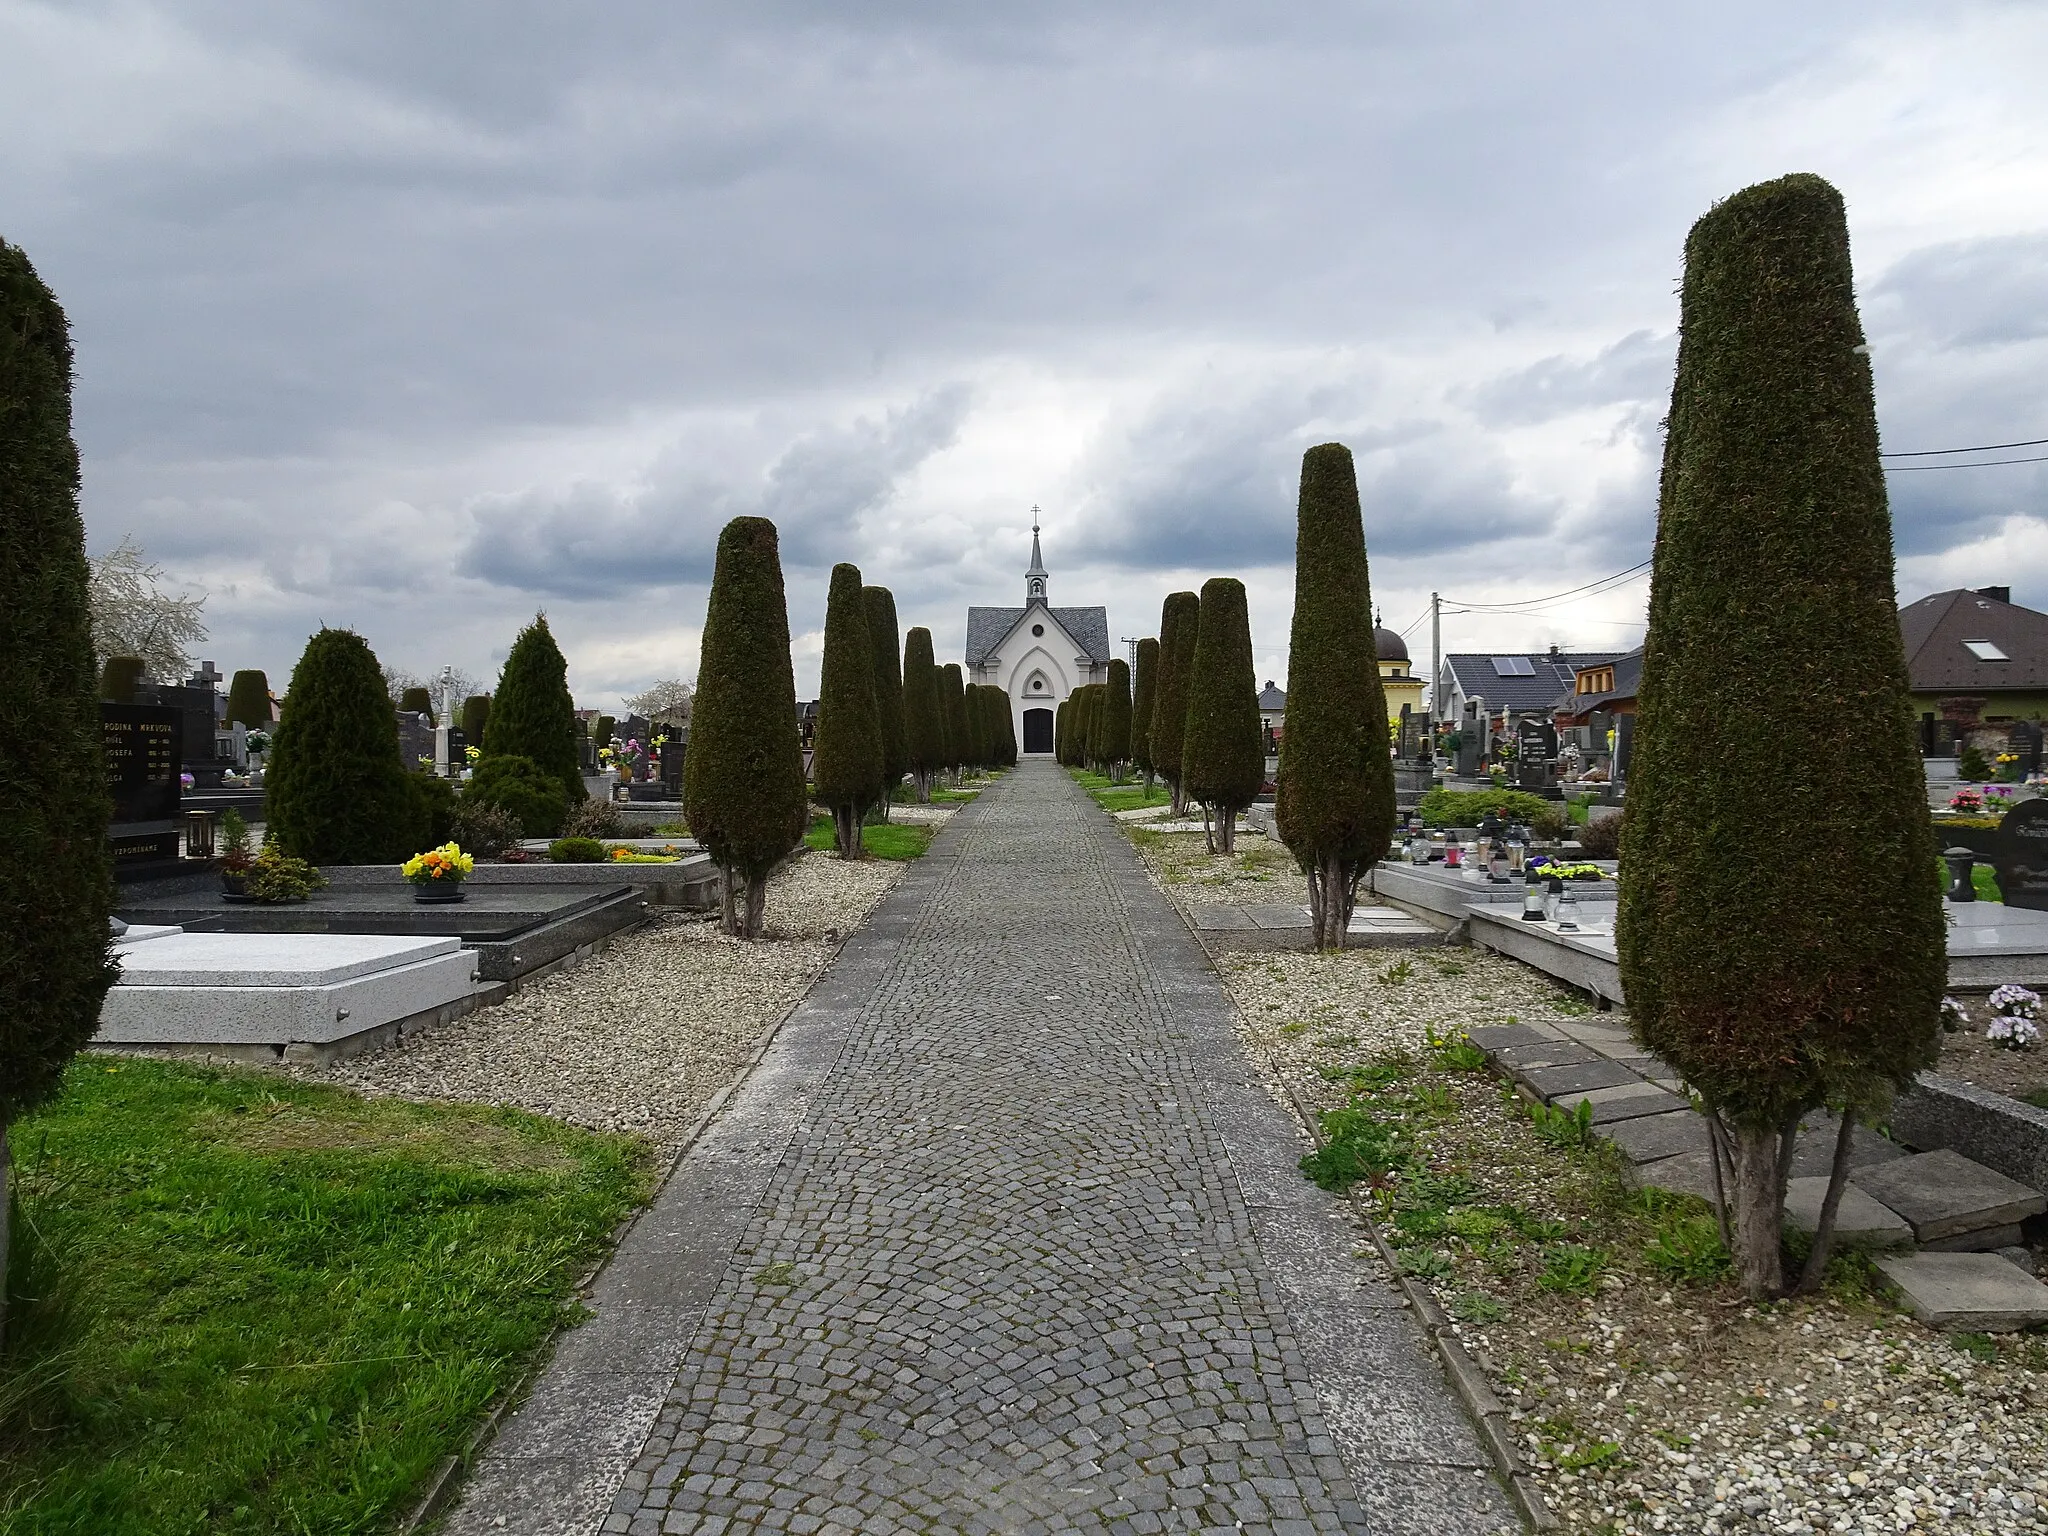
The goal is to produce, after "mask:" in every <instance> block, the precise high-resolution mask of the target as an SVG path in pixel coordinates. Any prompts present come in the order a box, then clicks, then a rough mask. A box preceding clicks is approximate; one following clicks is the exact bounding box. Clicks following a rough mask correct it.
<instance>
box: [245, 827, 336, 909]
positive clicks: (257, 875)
mask: <svg viewBox="0 0 2048 1536" xmlns="http://www.w3.org/2000/svg"><path fill="white" fill-rule="evenodd" d="M326 884H327V877H326V876H325V875H323V874H321V873H320V871H319V870H317V869H315V868H314V867H313V866H312V865H311V864H309V863H307V862H306V861H305V860H304V859H295V858H293V857H292V856H291V855H290V854H288V853H286V852H285V851H284V850H283V849H282V848H280V847H278V845H277V844H276V843H275V842H273V841H271V840H269V839H265V841H264V844H263V848H262V851H261V852H259V853H258V854H257V855H256V861H255V862H254V863H253V864H251V865H250V866H249V873H248V876H247V877H246V879H245V881H244V883H243V887H242V888H243V889H244V890H245V891H247V892H248V893H249V894H250V895H251V896H254V897H255V898H256V899H257V900H258V901H261V902H268V903H283V902H291V901H304V900H305V899H306V898H307V897H308V896H311V895H312V894H313V893H314V892H315V891H317V890H319V889H320V888H321V887H322V886H324V885H326Z"/></svg>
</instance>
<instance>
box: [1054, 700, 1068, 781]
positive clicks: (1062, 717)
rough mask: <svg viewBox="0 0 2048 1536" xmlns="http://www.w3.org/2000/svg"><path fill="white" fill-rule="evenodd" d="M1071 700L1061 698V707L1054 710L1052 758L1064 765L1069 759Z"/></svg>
mask: <svg viewBox="0 0 2048 1536" xmlns="http://www.w3.org/2000/svg"><path fill="white" fill-rule="evenodd" d="M1069 702H1070V701H1069V700H1066V699H1061V700H1060V702H1059V707H1058V708H1057V709H1055V710H1054V711H1053V712H1052V760H1053V761H1054V762H1056V763H1058V764H1060V765H1061V766H1062V767H1064V766H1065V765H1066V761H1067V750H1068V749H1067V719H1068V710H1067V705H1068V703H1069Z"/></svg>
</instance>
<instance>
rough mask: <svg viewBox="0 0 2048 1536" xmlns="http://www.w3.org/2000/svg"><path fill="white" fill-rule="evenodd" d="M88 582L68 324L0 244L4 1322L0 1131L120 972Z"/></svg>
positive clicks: (82, 1038)
mask: <svg viewBox="0 0 2048 1536" xmlns="http://www.w3.org/2000/svg"><path fill="white" fill-rule="evenodd" d="M86 590H87V575H86V561H85V524H84V522H83V520H82V519H81V518H80V517H79V512H78V450H77V448H76V446H75V445H74V444H73V442H72V438H71V338H70V330H69V325H68V323H67V321H66V320H65V318H64V311H63V310H62V309H61V308H60V307H59V306H58V304H57V300H56V299H55V297H54V296H52V294H51V293H50V291H49V289H47V288H45V287H44V286H43V284H42V280H41V279H40V278H38V277H37V276H36V273H35V269H34V268H33V267H32V266H30V265H29V260H28V257H27V256H26V255H25V254H23V252H22V251H21V250H20V248H19V247H16V246H11V245H8V244H7V243H6V242H5V241H0V615H4V618H0V624H4V625H5V640H4V643H0V1329H4V1327H5V1325H6V1305H7V1302H6V1278H7V1229H8V1223H7V1220H6V1213H7V1210H8V1201H9V1199H10V1195H11V1192H10V1190H9V1188H8V1177H7V1175H8V1167H9V1160H8V1157H7V1154H6V1137H7V1128H8V1126H9V1125H10V1124H12V1123H13V1122H14V1121H15V1120H17V1119H19V1118H20V1117H21V1116H22V1115H24V1114H26V1113H27V1112H28V1111H30V1110H32V1109H34V1108H35V1107H36V1106H37V1105H38V1104H40V1103H42V1102H43V1101H44V1100H45V1099H47V1098H49V1097H50V1095H51V1094H53V1093H55V1092H56V1090H57V1087H58V1084H59V1083H60V1082H61V1081H62V1079H63V1074H64V1068H65V1067H66V1065H68V1064H69V1062H70V1061H71V1058H72V1057H73V1056H75V1055H76V1054H77V1053H78V1050H79V1048H80V1047H81V1046H83V1045H84V1044H85V1043H86V1041H88V1040H90V1039H91V1038H92V1035H93V1032H94V1031H95V1030H96V1029H98V1028H99V1021H100V1004H101V1003H102V1001H103V1000H104V999H105V997H106V995H107V989H108V988H109V987H110V986H112V985H113V983H114V981H115V979H116V977H117V975H118V972H117V971H116V970H115V968H114V966H113V964H112V963H111V962H110V960H109V959H108V942H109V939H108V928H107V920H108V918H109V917H111V916H112V915H113V910H114V877H113V871H112V867H111V859H110V857H109V854H108V851H107V820H108V816H109V814H110V812H111V809H112V807H111V805H110V803H109V801H108V798H107V789H106V783H107V781H106V770H105V766H104V764H103V763H102V761H101V754H100V739H101V729H100V703H99V701H100V690H99V687H98V679H97V678H96V677H95V676H94V671H93V649H92V621H91V617H90V610H89V607H88V604H87V600H86ZM131 692H132V689H131ZM46 1166H47V1165H46ZM18 1278H19V1276H17V1279H18Z"/></svg>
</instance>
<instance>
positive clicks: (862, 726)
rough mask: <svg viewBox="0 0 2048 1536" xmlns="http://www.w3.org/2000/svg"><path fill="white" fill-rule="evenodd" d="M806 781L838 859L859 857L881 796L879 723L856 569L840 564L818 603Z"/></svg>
mask: <svg viewBox="0 0 2048 1536" xmlns="http://www.w3.org/2000/svg"><path fill="white" fill-rule="evenodd" d="M811 782H812V784H813V786H814V793H815V794H816V795H817V799H818V803H819V804H820V805H822V806H824V807H825V808H826V809H827V810H829V811H831V813H832V820H833V823H834V825H835V826H836V827H837V828H838V834H839V856H840V857H841V858H842V859H857V858H859V857H860V856H861V853H862V848H861V840H860V825H861V821H862V819H863V818H864V817H865V816H866V815H867V809H868V807H869V806H871V805H873V804H874V803H875V802H876V801H877V800H879V799H880V798H881V796H882V717H881V712H880V710H879V709H877V707H876V705H875V651H874V646H873V644H872V643H871V642H870V640H869V637H868V618H867V605H866V603H865V602H863V601H862V598H861V586H860V567H858V566H854V565H847V564H845V563H843V562H842V563H841V564H839V565H835V566H833V567H832V585H831V588H830V592H829V594H828V596H827V598H826V601H825V655H824V660H823V665H822V667H821V670H820V672H819V674H818V733H817V737H816V740H815V743H814V745H813V749H812V752H811Z"/></svg>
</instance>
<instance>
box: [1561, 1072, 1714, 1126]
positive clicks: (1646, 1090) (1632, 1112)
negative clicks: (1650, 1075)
mask: <svg viewBox="0 0 2048 1536" xmlns="http://www.w3.org/2000/svg"><path fill="white" fill-rule="evenodd" d="M1595 1093H1597V1094H1606V1095H1610V1097H1606V1098H1597V1099H1596V1098H1594V1097H1593V1094H1595ZM1580 1097H1582V1098H1585V1099H1587V1100H1590V1101H1591V1103H1592V1105H1593V1124H1594V1125H1596V1126H1598V1127H1601V1128H1602V1129H1605V1128H1606V1127H1608V1126H1612V1125H1621V1124H1623V1123H1625V1122H1627V1121H1630V1120H1642V1119H1654V1118H1655V1117H1656V1116H1658V1115H1668V1114H1670V1113H1672V1112H1673V1111H1674V1110H1682V1109H1684V1108H1685V1107H1686V1103H1685V1100H1684V1099H1681V1098H1680V1097H1679V1096H1678V1095H1677V1094H1675V1093H1672V1092H1670V1091H1669V1090H1667V1089H1663V1088H1659V1087H1658V1086H1657V1085H1656V1084H1655V1083H1643V1084H1640V1085H1637V1084H1632V1083H1625V1084H1623V1085H1622V1086H1621V1087H1619V1088H1596V1089H1594V1090H1593V1093H1587V1094H1582V1095H1580ZM1574 1107H1575V1108H1576V1105H1575V1106H1574Z"/></svg>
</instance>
